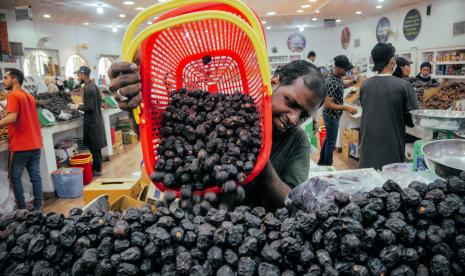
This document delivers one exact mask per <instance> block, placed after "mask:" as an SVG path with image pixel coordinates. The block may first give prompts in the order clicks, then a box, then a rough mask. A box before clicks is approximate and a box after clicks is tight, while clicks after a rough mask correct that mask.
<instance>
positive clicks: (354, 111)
mask: <svg viewBox="0 0 465 276" xmlns="http://www.w3.org/2000/svg"><path fill="white" fill-rule="evenodd" d="M345 110H346V111H347V112H349V113H350V114H357V112H358V110H357V109H356V108H353V107H351V106H346V108H345Z"/></svg>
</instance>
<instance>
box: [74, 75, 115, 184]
mask: <svg viewBox="0 0 465 276" xmlns="http://www.w3.org/2000/svg"><path fill="white" fill-rule="evenodd" d="M75 74H77V75H78V78H79V81H80V82H81V83H84V104H83V105H80V106H78V107H77V109H78V110H81V111H84V144H85V145H86V146H87V147H88V148H89V150H90V153H92V159H93V162H92V171H93V175H94V176H101V175H102V148H104V147H106V146H107V142H106V139H105V133H104V132H103V131H104V127H103V118H102V98H101V97H100V92H99V89H98V87H97V85H96V84H95V82H94V81H92V80H91V79H90V77H89V75H90V68H89V67H87V66H81V67H80V68H79V70H78V71H76V72H75Z"/></svg>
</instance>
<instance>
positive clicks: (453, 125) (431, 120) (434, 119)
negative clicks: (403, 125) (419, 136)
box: [410, 109, 465, 131]
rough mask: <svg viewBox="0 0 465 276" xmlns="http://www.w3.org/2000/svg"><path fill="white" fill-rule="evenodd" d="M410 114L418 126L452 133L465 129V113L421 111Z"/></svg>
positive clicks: (433, 110)
mask: <svg viewBox="0 0 465 276" xmlns="http://www.w3.org/2000/svg"><path fill="white" fill-rule="evenodd" d="M410 114H412V119H413V123H414V124H415V125H416V126H420V127H424V128H428V129H437V130H451V131H458V130H462V129H465V111H452V110H435V109H421V110H413V111H410Z"/></svg>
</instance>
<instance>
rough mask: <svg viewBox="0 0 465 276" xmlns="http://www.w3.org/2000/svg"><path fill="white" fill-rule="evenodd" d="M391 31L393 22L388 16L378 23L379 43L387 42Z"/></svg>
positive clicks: (377, 35)
mask: <svg viewBox="0 0 465 276" xmlns="http://www.w3.org/2000/svg"><path fill="white" fill-rule="evenodd" d="M390 33H391V22H390V21H389V19H388V18H387V17H383V18H381V19H380V20H379V21H378V25H376V39H377V40H378V42H379V43H386V42H387V41H388V39H389V35H390Z"/></svg>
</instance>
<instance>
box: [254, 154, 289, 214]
mask: <svg viewBox="0 0 465 276" xmlns="http://www.w3.org/2000/svg"><path fill="white" fill-rule="evenodd" d="M256 185H257V186H258V187H257V190H258V191H259V193H258V194H259V196H260V199H261V202H262V203H263V205H264V207H265V208H266V209H268V210H269V209H276V208H280V207H283V206H284V199H286V196H287V195H288V194H289V193H290V192H291V188H289V186H288V185H287V184H286V183H284V182H283V181H282V180H281V178H280V177H279V176H278V174H277V173H276V171H275V169H274V168H273V166H272V165H271V163H270V161H268V163H266V166H265V168H263V170H262V172H261V173H260V175H259V176H258V177H257V184H256Z"/></svg>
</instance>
